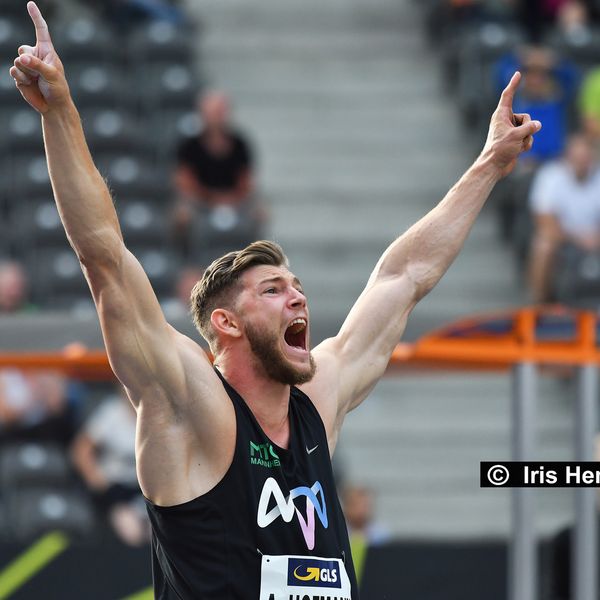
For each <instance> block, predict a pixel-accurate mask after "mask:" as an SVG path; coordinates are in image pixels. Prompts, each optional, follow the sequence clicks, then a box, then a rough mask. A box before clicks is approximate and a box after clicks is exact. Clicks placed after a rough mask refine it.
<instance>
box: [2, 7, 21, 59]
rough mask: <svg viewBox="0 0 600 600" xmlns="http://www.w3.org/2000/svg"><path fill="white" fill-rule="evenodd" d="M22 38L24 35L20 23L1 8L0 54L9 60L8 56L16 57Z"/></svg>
mask: <svg viewBox="0 0 600 600" xmlns="http://www.w3.org/2000/svg"><path fill="white" fill-rule="evenodd" d="M2 8H3V9H4V7H2ZM24 39H26V37H25V30H24V28H23V26H22V24H21V23H20V22H19V21H17V20H15V19H14V18H9V17H8V15H7V14H6V13H5V12H4V10H3V11H2V17H0V53H1V54H0V55H1V56H4V57H5V58H6V59H7V60H10V57H12V58H16V56H17V50H18V48H19V46H20V45H21V44H23V40H24Z"/></svg>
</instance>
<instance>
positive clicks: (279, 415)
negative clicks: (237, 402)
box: [215, 355, 290, 448]
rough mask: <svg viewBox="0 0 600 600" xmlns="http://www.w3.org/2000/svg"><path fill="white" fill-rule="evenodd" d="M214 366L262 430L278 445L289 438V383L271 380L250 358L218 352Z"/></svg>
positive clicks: (285, 445)
mask: <svg viewBox="0 0 600 600" xmlns="http://www.w3.org/2000/svg"><path fill="white" fill-rule="evenodd" d="M215 366H216V367H217V368H218V369H219V371H220V373H221V374H222V375H223V377H224V378H225V379H226V380H227V383H229V384H230V385H231V386H232V387H233V388H235V390H236V391H237V392H238V393H239V394H240V395H241V396H242V398H243V399H244V400H245V402H246V404H247V405H248V406H249V407H250V410H251V411H252V413H253V414H254V417H255V418H256V420H257V421H258V423H259V425H260V426H261V428H262V429H263V431H264V432H265V433H266V434H267V436H269V438H270V439H271V440H272V441H274V442H275V443H276V444H277V445H278V446H281V447H283V448H287V446H288V441H289V420H288V411H289V404H290V386H289V385H286V384H283V383H279V382H277V381H273V379H271V378H270V377H268V376H267V374H266V373H264V371H262V369H260V368H259V367H258V366H255V365H254V364H253V361H252V360H248V359H247V358H246V359H245V360H243V359H242V360H240V359H239V358H236V359H235V360H234V358H233V357H232V356H227V355H225V356H220V357H219V358H218V359H217V360H216V361H215Z"/></svg>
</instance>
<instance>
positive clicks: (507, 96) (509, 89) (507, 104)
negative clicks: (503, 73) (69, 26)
mask: <svg viewBox="0 0 600 600" xmlns="http://www.w3.org/2000/svg"><path fill="white" fill-rule="evenodd" d="M520 81H521V73H519V71H516V72H515V74H514V75H513V76H512V77H511V80H510V81H509V82H508V85H507V86H506V87H505V88H504V91H503V92H502V96H500V103H499V106H502V107H504V108H509V109H512V104H513V99H514V97H515V92H516V91H517V88H518V87H519V82H520Z"/></svg>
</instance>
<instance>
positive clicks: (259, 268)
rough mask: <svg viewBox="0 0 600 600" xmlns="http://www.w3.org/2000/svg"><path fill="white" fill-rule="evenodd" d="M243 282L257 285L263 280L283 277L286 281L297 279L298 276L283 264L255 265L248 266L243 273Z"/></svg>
mask: <svg viewBox="0 0 600 600" xmlns="http://www.w3.org/2000/svg"><path fill="white" fill-rule="evenodd" d="M243 278H244V282H245V283H246V284H249V285H259V284H260V283H261V282H263V281H270V280H274V279H285V280H286V281H298V278H297V277H296V276H295V275H294V274H293V273H292V272H291V271H290V270H289V269H288V268H287V267H284V266H280V267H276V266H273V265H256V266H254V267H250V268H249V269H248V270H247V271H246V272H245V273H244V275H243Z"/></svg>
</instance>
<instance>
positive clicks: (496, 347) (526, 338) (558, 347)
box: [0, 306, 600, 380]
mask: <svg viewBox="0 0 600 600" xmlns="http://www.w3.org/2000/svg"><path fill="white" fill-rule="evenodd" d="M548 326H549V328H550V330H552V329H553V328H554V329H559V330H561V331H562V335H561V336H555V337H554V338H553V337H552V335H551V334H550V335H549V334H548V333H547V332H546V333H545V332H544V327H546V328H548ZM597 327H598V316H597V314H596V313H594V312H592V311H575V310H569V309H566V308H563V307H554V306H550V307H535V308H523V309H519V310H516V311H507V312H499V313H492V314H488V315H480V316H477V317H469V318H466V319H461V320H459V321H457V322H455V323H452V324H450V325H447V326H445V327H443V328H441V329H439V330H438V331H435V332H433V333H430V334H427V335H425V336H424V337H422V338H421V339H420V340H418V341H417V342H415V343H402V344H399V345H398V346H397V347H396V349H395V351H394V353H393V355H392V359H391V361H390V369H391V370H392V371H394V370H396V369H402V370H411V371H414V370H419V369H429V370H430V369H435V370H443V369H462V370H478V369H479V370H480V369H483V370H505V369H509V368H510V367H511V366H512V365H514V364H516V363H521V362H534V363H536V364H545V365H553V364H556V365H559V364H560V365H570V366H575V365H583V364H596V365H600V349H599V348H598V347H597V346H596V337H597V331H596V330H597ZM565 332H566V333H565ZM550 333H552V332H550ZM571 333H572V335H571ZM7 366H12V367H19V368H22V369H56V370H60V371H62V372H63V373H65V374H67V375H69V376H72V377H77V378H79V379H85V380H109V379H112V378H114V375H113V373H112V370H111V368H110V365H109V363H108V358H107V356H106V353H105V352H104V350H87V349H86V348H84V347H83V346H81V345H80V344H76V343H75V344H71V345H70V346H67V348H65V349H64V350H63V351H59V352H34V353H31V352H27V353H16V352H15V353H12V352H11V353H0V368H2V367H7Z"/></svg>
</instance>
